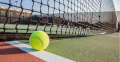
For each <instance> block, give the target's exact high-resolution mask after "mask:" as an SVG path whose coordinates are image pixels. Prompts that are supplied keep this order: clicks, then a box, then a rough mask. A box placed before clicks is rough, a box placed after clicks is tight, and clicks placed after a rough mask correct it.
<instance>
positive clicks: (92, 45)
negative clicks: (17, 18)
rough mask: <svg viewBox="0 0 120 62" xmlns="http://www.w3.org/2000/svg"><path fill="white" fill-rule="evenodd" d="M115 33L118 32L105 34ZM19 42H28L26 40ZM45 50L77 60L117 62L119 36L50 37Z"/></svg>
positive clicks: (82, 61)
mask: <svg viewBox="0 0 120 62" xmlns="http://www.w3.org/2000/svg"><path fill="white" fill-rule="evenodd" d="M117 34H119V33H113V34H107V35H114V36H115V35H117ZM20 42H23V43H26V44H29V42H28V40H23V41H20ZM45 51H48V52H50V53H53V54H56V55H59V56H62V57H65V58H68V59H71V60H74V61H77V62H118V61H119V37H110V36H106V35H98V36H91V37H76V38H61V39H50V44H49V46H48V48H47V49H45Z"/></svg>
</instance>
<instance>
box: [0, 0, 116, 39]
mask: <svg viewBox="0 0 120 62" xmlns="http://www.w3.org/2000/svg"><path fill="white" fill-rule="evenodd" d="M0 6H1V7H0V39H4V40H8V39H9V40H11V39H20V40H21V39H28V38H29V36H30V34H31V33H33V32H34V31H39V30H42V31H45V32H46V33H47V34H49V36H50V38H61V37H75V36H76V37H78V36H91V35H98V34H105V33H113V32H115V31H116V19H117V16H116V11H115V9H114V4H113V0H27V1H26V0H21V1H20V0H19V1H14V0H8V1H3V0H1V1H0ZM2 6H3V7H2ZM5 7H6V8H5Z"/></svg>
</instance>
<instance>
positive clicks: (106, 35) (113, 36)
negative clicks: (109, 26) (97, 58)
mask: <svg viewBox="0 0 120 62" xmlns="http://www.w3.org/2000/svg"><path fill="white" fill-rule="evenodd" d="M106 36H111V37H120V36H114V35H106Z"/></svg>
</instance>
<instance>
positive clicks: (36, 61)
mask: <svg viewBox="0 0 120 62" xmlns="http://www.w3.org/2000/svg"><path fill="white" fill-rule="evenodd" d="M0 62H45V61H44V60H42V59H40V58H38V57H35V56H33V55H31V54H29V53H27V52H24V51H22V50H21V49H19V48H16V47H14V46H12V45H10V44H8V43H6V42H0Z"/></svg>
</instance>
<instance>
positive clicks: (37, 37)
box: [30, 36, 43, 49]
mask: <svg viewBox="0 0 120 62" xmlns="http://www.w3.org/2000/svg"><path fill="white" fill-rule="evenodd" d="M30 37H32V36H30ZM32 38H37V39H38V40H39V41H40V42H41V44H42V46H41V48H40V49H42V47H43V43H42V41H41V40H40V39H39V38H38V37H32Z"/></svg>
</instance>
